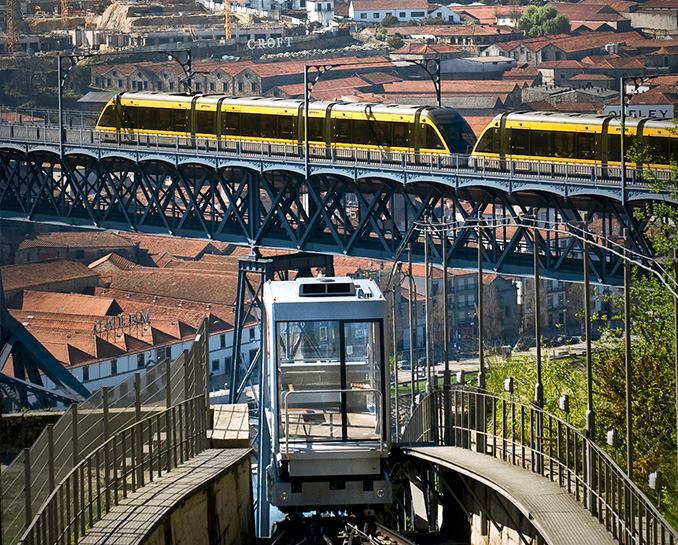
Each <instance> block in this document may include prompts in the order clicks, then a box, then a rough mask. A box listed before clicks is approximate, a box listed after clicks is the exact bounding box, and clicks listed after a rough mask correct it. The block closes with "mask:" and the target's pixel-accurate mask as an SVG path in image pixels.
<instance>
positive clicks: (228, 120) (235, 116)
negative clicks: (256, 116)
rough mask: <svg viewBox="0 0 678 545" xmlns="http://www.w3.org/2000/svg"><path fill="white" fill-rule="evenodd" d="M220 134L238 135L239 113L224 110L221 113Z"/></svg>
mask: <svg viewBox="0 0 678 545" xmlns="http://www.w3.org/2000/svg"><path fill="white" fill-rule="evenodd" d="M221 134H222V135H224V136H238V135H239V134H240V114H239V113H235V112H224V113H222V114H221Z"/></svg>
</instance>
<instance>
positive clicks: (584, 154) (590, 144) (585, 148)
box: [575, 133, 596, 159]
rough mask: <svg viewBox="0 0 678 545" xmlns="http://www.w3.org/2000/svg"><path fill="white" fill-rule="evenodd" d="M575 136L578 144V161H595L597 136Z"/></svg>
mask: <svg viewBox="0 0 678 545" xmlns="http://www.w3.org/2000/svg"><path fill="white" fill-rule="evenodd" d="M575 136H576V142H577V147H576V149H577V151H576V157H577V158H578V159H595V158H596V136H595V135H594V134H588V133H577V134H576V135H575Z"/></svg>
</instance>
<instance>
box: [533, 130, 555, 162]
mask: <svg viewBox="0 0 678 545" xmlns="http://www.w3.org/2000/svg"><path fill="white" fill-rule="evenodd" d="M551 137H552V133H551V132H549V131H532V136H531V139H530V143H531V144H532V148H531V149H532V155H537V156H539V157H551V156H552V155H553V154H552V152H551Z"/></svg>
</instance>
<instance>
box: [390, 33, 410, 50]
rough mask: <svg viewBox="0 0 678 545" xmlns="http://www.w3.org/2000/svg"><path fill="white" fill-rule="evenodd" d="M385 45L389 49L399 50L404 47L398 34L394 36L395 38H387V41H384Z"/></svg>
mask: <svg viewBox="0 0 678 545" xmlns="http://www.w3.org/2000/svg"><path fill="white" fill-rule="evenodd" d="M386 44H387V45H388V46H389V47H390V48H391V49H400V48H401V47H402V46H403V45H405V42H404V41H403V39H402V38H401V37H400V35H399V34H396V35H395V36H389V38H388V40H386Z"/></svg>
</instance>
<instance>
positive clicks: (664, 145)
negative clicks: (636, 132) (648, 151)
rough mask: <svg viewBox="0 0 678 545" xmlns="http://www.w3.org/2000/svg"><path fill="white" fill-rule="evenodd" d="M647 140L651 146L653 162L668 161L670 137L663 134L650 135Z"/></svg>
mask: <svg viewBox="0 0 678 545" xmlns="http://www.w3.org/2000/svg"><path fill="white" fill-rule="evenodd" d="M649 141H650V146H651V147H652V154H653V162H656V163H668V162H669V161H668V159H669V157H671V139H670V138H668V137H665V136H663V137H662V136H651V137H650V138H649Z"/></svg>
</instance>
